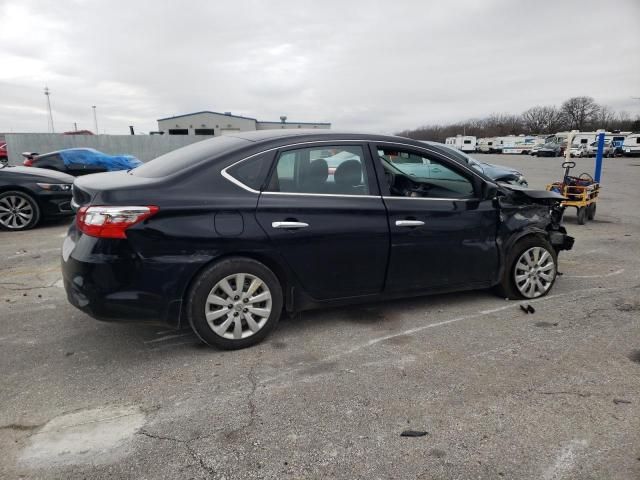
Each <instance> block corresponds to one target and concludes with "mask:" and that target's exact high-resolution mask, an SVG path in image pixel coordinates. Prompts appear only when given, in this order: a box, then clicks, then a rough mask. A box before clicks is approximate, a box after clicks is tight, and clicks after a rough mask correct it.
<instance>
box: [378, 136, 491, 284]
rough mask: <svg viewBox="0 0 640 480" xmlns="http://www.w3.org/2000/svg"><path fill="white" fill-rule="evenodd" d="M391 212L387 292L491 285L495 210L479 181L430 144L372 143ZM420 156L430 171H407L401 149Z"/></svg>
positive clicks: (409, 154) (389, 211)
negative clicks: (484, 197) (420, 174)
mask: <svg viewBox="0 0 640 480" xmlns="http://www.w3.org/2000/svg"><path fill="white" fill-rule="evenodd" d="M371 152H372V156H374V157H375V160H374V161H375V165H376V168H377V171H378V178H380V179H381V185H380V189H381V191H382V194H383V199H384V203H385V205H386V208H387V211H388V215H389V228H390V232H391V253H390V258H389V268H388V273H387V280H386V290H387V291H388V292H401V291H411V290H440V289H443V290H445V289H456V288H464V287H466V286H484V285H489V284H490V283H491V282H492V281H493V279H494V278H496V276H497V271H498V267H499V260H498V258H499V257H498V248H497V245H496V231H497V224H498V215H497V211H496V208H495V207H494V205H493V202H492V201H491V200H482V199H480V186H481V184H482V182H483V180H482V179H481V178H480V177H477V176H475V175H474V174H473V173H472V172H471V171H469V170H468V169H466V168H464V167H462V166H461V165H460V164H459V163H458V162H455V161H454V160H451V159H448V158H447V157H446V156H445V155H443V154H442V153H438V152H437V151H435V150H432V149H417V148H415V147H411V146H398V145H393V144H385V143H379V144H378V143H375V144H374V143H372V144H371ZM403 155H404V156H407V155H408V156H413V157H422V158H423V159H424V161H423V163H424V164H425V165H429V169H428V173H429V175H430V177H422V178H416V177H415V176H412V175H410V174H409V175H405V173H404V170H403V164H402V163H396V162H394V158H399V157H401V156H403Z"/></svg>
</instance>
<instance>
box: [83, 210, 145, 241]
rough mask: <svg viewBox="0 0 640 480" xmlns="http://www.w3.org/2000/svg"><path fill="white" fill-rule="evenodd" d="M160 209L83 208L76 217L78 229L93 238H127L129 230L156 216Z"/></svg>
mask: <svg viewBox="0 0 640 480" xmlns="http://www.w3.org/2000/svg"><path fill="white" fill-rule="evenodd" d="M157 212H158V207H156V206H147V207H81V208H80V209H79V210H78V213H77V215H76V225H77V226H78V229H79V230H80V231H81V232H82V233H84V234H86V235H90V236H92V237H99V238H127V235H126V230H127V228H129V227H131V226H133V225H135V224H137V223H140V222H142V221H144V220H146V219H147V218H149V217H151V216H152V215H155V214H156V213H157Z"/></svg>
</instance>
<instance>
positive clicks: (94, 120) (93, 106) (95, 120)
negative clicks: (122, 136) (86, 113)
mask: <svg viewBox="0 0 640 480" xmlns="http://www.w3.org/2000/svg"><path fill="white" fill-rule="evenodd" d="M91 108H93V124H94V125H95V126H96V135H98V116H97V115H96V106H95V105H91Z"/></svg>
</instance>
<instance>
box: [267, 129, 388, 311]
mask: <svg viewBox="0 0 640 480" xmlns="http://www.w3.org/2000/svg"><path fill="white" fill-rule="evenodd" d="M256 215H257V219H258V222H259V223H260V225H261V227H262V228H263V229H264V231H265V232H266V233H267V235H268V236H269V239H270V241H271V242H273V244H274V245H275V247H276V249H277V250H278V251H279V253H280V254H281V256H282V257H283V258H284V260H285V261H286V263H287V264H288V266H289V267H290V269H291V271H292V272H293V273H294V274H295V276H296V277H297V279H298V281H299V283H300V285H301V286H302V288H303V289H304V290H305V291H306V292H307V293H308V294H309V295H311V296H312V297H314V298H316V299H319V300H324V299H331V298H340V297H352V296H360V295H368V294H376V293H379V292H381V291H382V288H383V285H384V280H385V270H386V266H387V259H388V252H389V228H388V224H387V215H386V210H385V207H384V204H383V202H382V197H381V196H380V194H379V191H378V187H377V183H376V180H375V174H374V173H373V169H372V162H371V158H370V157H369V153H368V148H367V146H366V144H364V143H357V142H356V143H353V142H349V143H341V142H336V143H335V144H331V143H322V142H321V143H318V144H317V145H311V146H305V147H303V148H301V147H290V148H282V149H280V150H279V151H278V153H277V156H276V162H275V165H274V168H273V171H272V173H271V177H270V181H269V183H268V186H267V188H266V189H264V191H263V192H262V193H261V194H260V198H259V200H258V208H257V213H256Z"/></svg>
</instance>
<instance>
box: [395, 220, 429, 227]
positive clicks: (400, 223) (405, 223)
mask: <svg viewBox="0 0 640 480" xmlns="http://www.w3.org/2000/svg"><path fill="white" fill-rule="evenodd" d="M421 225H424V222H423V221H422V220H396V227H419V226H421Z"/></svg>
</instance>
